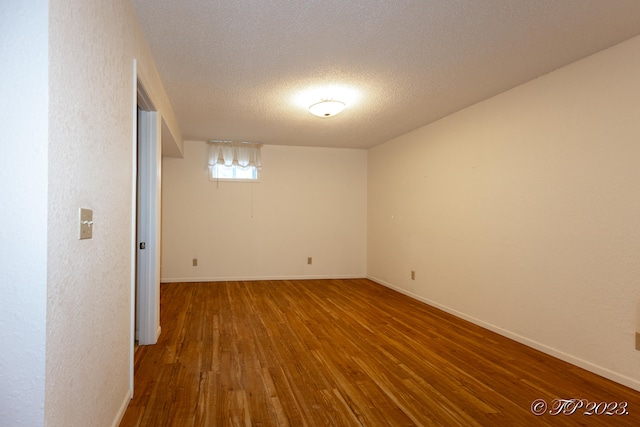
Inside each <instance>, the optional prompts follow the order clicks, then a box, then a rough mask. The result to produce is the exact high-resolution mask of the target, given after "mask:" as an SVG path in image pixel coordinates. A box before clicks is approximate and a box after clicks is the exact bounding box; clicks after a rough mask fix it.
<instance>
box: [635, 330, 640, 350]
mask: <svg viewBox="0 0 640 427" xmlns="http://www.w3.org/2000/svg"><path fill="white" fill-rule="evenodd" d="M636 350H640V332H636Z"/></svg>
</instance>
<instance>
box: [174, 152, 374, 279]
mask: <svg viewBox="0 0 640 427" xmlns="http://www.w3.org/2000/svg"><path fill="white" fill-rule="evenodd" d="M207 149H208V148H207V144H206V143H204V142H200V141H187V142H185V158H184V160H182V159H170V158H165V159H164V162H163V194H162V202H163V209H162V215H163V217H162V218H163V225H162V243H163V248H162V280H163V281H187V280H189V281H204V280H225V279H259V278H293V277H296V278H305V277H308V278H312V277H363V276H364V275H365V274H366V264H365V260H366V255H365V254H366V188H367V184H366V178H367V175H366V163H367V160H366V159H367V152H366V151H364V150H346V149H330V148H309V147H307V148H302V147H285V146H264V147H263V148H262V157H263V165H264V166H263V171H262V177H261V182H259V183H255V184H250V183H235V182H220V183H219V185H216V183H215V182H211V181H209V180H208V176H207V158H208V157H207ZM194 257H197V258H198V261H199V263H198V266H197V267H193V266H192V258H194ZM307 257H313V264H312V265H307Z"/></svg>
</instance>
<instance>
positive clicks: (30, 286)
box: [0, 0, 48, 427]
mask: <svg viewBox="0 0 640 427" xmlns="http://www.w3.org/2000/svg"><path fill="white" fill-rule="evenodd" d="M47 29H48V25H47V2H46V1H37V2H36V1H33V2H25V1H22V0H15V1H14V0H10V1H4V0H3V1H2V2H1V3H0V58H2V59H1V60H0V117H2V142H1V143H0V144H1V145H2V156H1V157H0V200H1V202H0V203H1V204H2V208H0V296H1V297H0V425H3V426H5V425H6V426H12V427H20V426H25V427H27V426H28V427H32V426H40V425H43V424H44V377H45V358H44V350H45V321H46V317H45V316H46V256H47V233H46V231H47V229H46V221H47V111H48V101H47V67H48V66H47V35H48V34H47Z"/></svg>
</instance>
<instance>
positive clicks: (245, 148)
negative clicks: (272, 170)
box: [209, 140, 262, 169]
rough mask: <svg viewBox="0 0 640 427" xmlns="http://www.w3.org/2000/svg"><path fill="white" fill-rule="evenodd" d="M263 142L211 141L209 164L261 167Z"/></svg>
mask: <svg viewBox="0 0 640 427" xmlns="http://www.w3.org/2000/svg"><path fill="white" fill-rule="evenodd" d="M260 148H262V144H258V143H255V142H242V141H220V140H211V141H209V166H215V165H225V166H233V165H235V166H239V167H241V168H247V167H250V166H253V167H255V168H256V169H260V168H261V167H262V158H261V156H260Z"/></svg>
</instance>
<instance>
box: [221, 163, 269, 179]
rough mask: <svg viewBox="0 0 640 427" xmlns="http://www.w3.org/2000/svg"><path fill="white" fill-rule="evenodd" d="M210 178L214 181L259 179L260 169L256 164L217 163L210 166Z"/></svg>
mask: <svg viewBox="0 0 640 427" xmlns="http://www.w3.org/2000/svg"><path fill="white" fill-rule="evenodd" d="M209 179H210V180H212V181H217V180H221V181H224V180H229V181H236V180H237V181H257V180H258V169H257V168H256V167H255V166H247V167H244V168H243V167H241V166H237V165H231V166H225V165H220V164H215V165H212V166H209Z"/></svg>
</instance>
